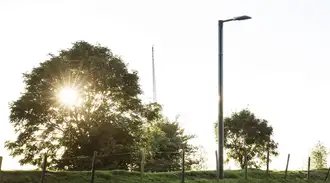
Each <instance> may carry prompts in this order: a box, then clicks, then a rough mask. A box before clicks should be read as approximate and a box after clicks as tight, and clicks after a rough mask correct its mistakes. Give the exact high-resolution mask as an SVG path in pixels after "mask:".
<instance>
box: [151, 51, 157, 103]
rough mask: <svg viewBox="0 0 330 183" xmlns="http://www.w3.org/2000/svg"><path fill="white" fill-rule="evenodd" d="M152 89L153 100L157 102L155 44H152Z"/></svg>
mask: <svg viewBox="0 0 330 183" xmlns="http://www.w3.org/2000/svg"><path fill="white" fill-rule="evenodd" d="M152 89H153V102H157V95H156V74H155V59H154V45H152Z"/></svg>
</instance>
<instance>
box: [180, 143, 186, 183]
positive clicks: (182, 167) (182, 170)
mask: <svg viewBox="0 0 330 183" xmlns="http://www.w3.org/2000/svg"><path fill="white" fill-rule="evenodd" d="M184 151H185V150H184V146H183V147H182V165H181V183H184V172H185V167H184V166H185V159H184V155H185V152H184Z"/></svg>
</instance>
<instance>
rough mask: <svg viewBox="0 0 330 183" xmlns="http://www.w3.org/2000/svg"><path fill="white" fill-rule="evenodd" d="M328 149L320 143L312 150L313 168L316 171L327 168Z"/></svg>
mask: <svg viewBox="0 0 330 183" xmlns="http://www.w3.org/2000/svg"><path fill="white" fill-rule="evenodd" d="M328 153H329V152H328V151H327V148H326V147H325V146H324V145H323V144H322V143H321V142H320V141H318V142H317V144H316V145H315V147H314V148H313V150H312V157H311V158H312V167H313V168H314V169H322V168H326V167H327V156H328Z"/></svg>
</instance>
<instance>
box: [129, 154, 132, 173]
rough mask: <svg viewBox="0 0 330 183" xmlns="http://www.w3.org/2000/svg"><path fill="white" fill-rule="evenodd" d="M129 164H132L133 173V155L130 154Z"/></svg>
mask: <svg viewBox="0 0 330 183" xmlns="http://www.w3.org/2000/svg"><path fill="white" fill-rule="evenodd" d="M129 162H130V169H131V172H133V154H132V153H130V154H129Z"/></svg>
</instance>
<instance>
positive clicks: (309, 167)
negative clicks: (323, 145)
mask: <svg viewBox="0 0 330 183" xmlns="http://www.w3.org/2000/svg"><path fill="white" fill-rule="evenodd" d="M310 171H311V158H310V157H308V170H307V180H308V181H309V176H310Z"/></svg>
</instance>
